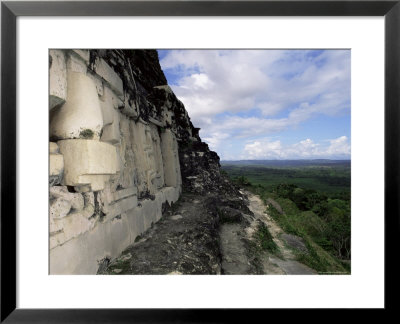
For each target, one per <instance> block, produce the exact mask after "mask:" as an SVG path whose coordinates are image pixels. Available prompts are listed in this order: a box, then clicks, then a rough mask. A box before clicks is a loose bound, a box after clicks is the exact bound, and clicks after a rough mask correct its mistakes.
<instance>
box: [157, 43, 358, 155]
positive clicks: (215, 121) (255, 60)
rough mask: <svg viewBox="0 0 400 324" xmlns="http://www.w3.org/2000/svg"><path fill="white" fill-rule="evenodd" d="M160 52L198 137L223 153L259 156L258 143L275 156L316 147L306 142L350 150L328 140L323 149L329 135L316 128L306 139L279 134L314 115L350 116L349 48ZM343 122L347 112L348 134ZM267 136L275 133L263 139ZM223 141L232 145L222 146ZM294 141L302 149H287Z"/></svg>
mask: <svg viewBox="0 0 400 324" xmlns="http://www.w3.org/2000/svg"><path fill="white" fill-rule="evenodd" d="M160 56H161V58H162V59H161V66H162V68H163V70H164V72H165V74H166V76H167V79H168V80H169V83H170V85H171V87H172V88H173V90H174V92H175V94H176V95H177V96H178V98H179V99H180V100H181V101H182V102H183V103H184V105H185V107H186V109H187V110H188V112H189V115H190V116H191V119H192V121H193V123H194V125H196V127H200V128H202V130H201V133H200V135H201V136H202V138H204V140H205V141H206V142H208V143H209V144H210V147H211V148H212V149H214V150H216V151H217V152H218V153H219V154H220V155H222V158H224V155H227V154H228V155H236V156H239V155H243V154H250V153H251V154H253V155H254V156H260V158H263V157H262V156H261V155H260V154H261V153H260V154H257V153H256V151H257V150H259V149H257V145H259V146H261V143H263V144H264V146H265V145H266V146H267V147H270V148H271V149H270V150H268V154H272V152H276V153H275V154H272V155H273V156H276V158H286V156H292V155H293V158H296V157H297V158H303V156H306V155H307V154H308V153H306V152H311V153H313V152H314V151H312V148H311V147H312V145H316V146H317V147H319V151H318V152H317V151H315V152H314V153H315V156H321V157H327V158H329V157H333V156H336V155H342V154H344V155H346V154H347V157H350V150H348V151H346V150H345V151H343V152H348V153H343V152H342V151H340V154H339V153H338V152H337V151H335V148H334V147H332V149H330V150H328V149H326V150H322V149H321V147H323V146H326V145H324V144H323V143H321V141H327V140H328V138H324V139H323V138H318V137H319V136H318V134H315V136H314V138H313V139H312V140H311V139H307V138H308V137H305V136H306V135H305V134H302V133H301V132H300V133H298V134H297V143H295V141H293V136H292V137H291V140H289V139H288V138H285V136H286V135H285V132H288V131H293V130H296V129H297V128H299V127H300V128H302V129H304V128H305V127H307V123H308V122H309V121H310V120H313V119H315V118H322V117H323V118H324V119H325V120H326V119H332V120H333V119H335V118H336V117H337V116H343V115H346V114H347V115H348V116H349V114H350V51H349V50H325V51H323V50H171V51H163V52H162V53H160ZM349 121H350V117H348V120H347V122H348V127H347V128H348V131H347V133H349V132H350V129H349V128H350V122H349ZM340 122H342V123H343V119H340ZM342 128H343V127H342ZM345 128H346V127H345ZM271 135H273V136H280V137H281V138H280V139H279V140H278V141H276V140H275V141H270V142H268V141H265V140H263V139H265V138H266V137H268V136H271ZM335 135H338V134H335ZM346 135H349V134H341V136H337V137H336V136H335V137H333V136H331V137H330V138H336V139H338V138H341V137H346ZM346 140H347V141H348V138H347V137H346ZM249 141H250V142H251V143H250V144H249ZM290 141H291V143H290V144H289V143H288V142H290ZM307 141H310V143H308V142H307ZM234 142H236V143H234ZM238 143H241V147H239V146H238ZM246 143H247V144H246ZM256 143H260V144H257V145H256ZM302 143H303V144H302ZM229 145H231V147H232V149H231V151H230V152H226V148H227V147H228V146H229ZM248 145H253V146H254V147H253V149H252V150H251V148H252V146H248ZM294 145H295V146H296V147H298V148H300V147H302V146H305V147H307V149H305V150H304V151H302V150H301V149H298V150H297V151H296V150H292V151H293V154H292V153H290V154H289V152H292V151H290V148H291V147H293V146H294ZM332 145H334V144H332ZM348 145H349V144H348ZM223 148H224V150H223ZM314 149H315V150H317V148H316V147H314ZM280 150H282V151H281V152H280V153H279V154H278V151H280ZM285 150H286V151H285ZM310 150H311V151H310ZM224 152H225V153H224ZM285 152H286V153H285ZM295 152H298V153H297V155H296V154H295ZM302 152H303V153H302ZM317 153H318V154H317ZM312 156H314V155H312Z"/></svg>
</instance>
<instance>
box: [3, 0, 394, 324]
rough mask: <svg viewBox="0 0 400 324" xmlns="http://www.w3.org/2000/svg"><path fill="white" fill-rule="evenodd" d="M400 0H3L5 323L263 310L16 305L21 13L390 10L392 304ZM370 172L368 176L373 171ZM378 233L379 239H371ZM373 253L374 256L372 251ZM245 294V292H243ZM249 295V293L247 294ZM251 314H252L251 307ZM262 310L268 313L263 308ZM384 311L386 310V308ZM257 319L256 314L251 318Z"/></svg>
mask: <svg viewBox="0 0 400 324" xmlns="http://www.w3.org/2000/svg"><path fill="white" fill-rule="evenodd" d="M399 2H400V0H391V1H386V0H382V1H329V0H328V1H321V0H316V1H293V0H292V1H267V0H266V1H147V2H146V1H128V2H127V1H122V2H120V1H103V2H98V1H87V2H84V1H82V2H75V1H74V2H60V1H38V2H36V1H29V2H25V1H18V2H13V1H4V2H2V3H1V318H0V320H1V322H3V321H4V322H5V323H31V322H35V323H89V322H96V323H97V322H101V323H112V322H115V323H127V322H136V323H143V322H164V323H167V322H179V323H189V322H190V323H193V322H234V321H236V320H238V319H239V318H240V317H241V316H240V315H245V316H246V317H248V318H249V316H251V318H253V319H254V321H256V318H257V317H258V316H264V315H263V312H264V310H239V309H235V310H228V309H214V310H207V312H205V310H188V309H179V310H178V309H174V310H171V309H147V310H145V309H140V310H138V309H96V310H94V309H51V310H50V309H19V308H16V299H17V294H16V270H17V269H16V235H17V233H16V207H17V206H16V189H17V188H16V162H17V160H16V135H17V133H16V126H17V125H16V54H17V53H16V36H17V34H16V32H17V31H16V19H17V17H19V16H384V17H385V310H386V311H388V310H395V309H396V306H397V302H396V298H395V297H394V296H395V292H396V290H397V288H398V286H399V285H398V283H399V279H398V277H399V275H398V274H397V273H396V268H395V267H394V266H393V264H392V263H393V262H394V261H392V260H393V259H396V257H395V256H397V255H398V248H397V245H398V244H397V242H396V238H398V237H399V232H400V231H399V228H400V225H399V224H400V220H399V207H400V199H399V198H400V195H399V177H400V174H399V156H400V143H399V128H400V113H399V108H400V3H399ZM366 176H367V175H366ZM371 239H373V238H371ZM371 258H372V256H371ZM238 298H241V297H240V296H238ZM242 298H244V297H242ZM250 312H251V314H248V313H250ZM258 313H261V314H258ZM379 316H381V315H379ZM249 321H250V322H252V321H253V320H251V319H249Z"/></svg>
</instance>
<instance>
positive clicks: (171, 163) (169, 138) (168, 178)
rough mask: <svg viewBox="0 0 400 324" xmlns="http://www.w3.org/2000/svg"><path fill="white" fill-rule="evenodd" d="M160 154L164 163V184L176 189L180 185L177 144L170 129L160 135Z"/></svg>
mask: <svg viewBox="0 0 400 324" xmlns="http://www.w3.org/2000/svg"><path fill="white" fill-rule="evenodd" d="M161 152H162V156H163V163H164V182H165V185H166V186H170V187H177V186H178V185H180V184H181V172H180V166H179V156H178V143H177V142H176V138H175V135H174V134H173V133H172V132H171V130H170V129H166V130H165V131H164V132H163V133H161Z"/></svg>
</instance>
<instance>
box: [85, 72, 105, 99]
mask: <svg viewBox="0 0 400 324" xmlns="http://www.w3.org/2000/svg"><path fill="white" fill-rule="evenodd" d="M86 75H87V76H88V77H89V78H90V79H92V81H93V83H94V84H95V86H96V90H97V94H98V95H99V97H101V96H103V95H104V88H103V81H102V79H101V78H100V77H99V76H98V75H97V74H94V73H92V72H90V71H88V72H87V74H86Z"/></svg>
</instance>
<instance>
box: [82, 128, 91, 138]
mask: <svg viewBox="0 0 400 324" xmlns="http://www.w3.org/2000/svg"><path fill="white" fill-rule="evenodd" d="M93 136H94V133H93V131H92V130H91V129H84V130H83V131H81V132H80V133H79V137H80V138H84V139H92V138H93Z"/></svg>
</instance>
